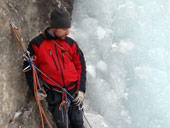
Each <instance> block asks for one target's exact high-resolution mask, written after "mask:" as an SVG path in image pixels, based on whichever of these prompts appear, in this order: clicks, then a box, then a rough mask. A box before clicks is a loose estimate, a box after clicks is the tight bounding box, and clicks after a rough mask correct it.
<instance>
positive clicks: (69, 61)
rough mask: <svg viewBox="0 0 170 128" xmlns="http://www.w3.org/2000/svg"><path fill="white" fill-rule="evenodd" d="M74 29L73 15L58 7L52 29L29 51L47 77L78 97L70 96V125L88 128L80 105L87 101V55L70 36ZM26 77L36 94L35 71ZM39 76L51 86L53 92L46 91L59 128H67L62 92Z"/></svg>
mask: <svg viewBox="0 0 170 128" xmlns="http://www.w3.org/2000/svg"><path fill="white" fill-rule="evenodd" d="M70 26H71V20H70V15H69V14H68V13H67V12H66V11H64V10H63V9H59V8H56V9H55V10H53V11H52V13H51V24H50V27H49V28H47V29H46V30H45V32H44V33H43V34H40V35H39V36H37V37H36V38H34V39H33V40H32V41H31V42H30V44H29V46H28V51H29V52H30V56H31V57H32V58H34V60H33V62H34V63H35V65H36V66H37V67H38V68H39V69H40V70H41V71H42V72H43V73H44V74H46V75H47V76H48V77H49V78H50V79H52V80H53V81H55V82H56V83H57V84H59V85H60V86H61V87H62V88H64V89H66V90H67V91H68V92H69V93H70V94H71V95H72V96H74V97H75V98H74V100H72V99H71V97H70V96H68V98H69V99H70V100H71V104H70V107H69V108H68V117H69V125H70V127H71V128H84V126H83V115H82V112H81V111H80V110H79V106H81V105H82V104H83V100H84V93H85V83H86V65H85V60H84V56H83V53H82V51H81V50H80V48H79V47H78V45H77V43H76V42H75V41H74V40H73V39H71V38H69V37H67V35H68V34H69V28H70ZM28 65H29V64H28V62H26V61H25V62H24V67H27V66H28ZM25 74H26V79H27V82H28V84H29V86H30V88H31V90H32V91H33V77H32V71H28V72H26V73H25ZM39 75H40V77H41V79H42V81H43V82H44V84H45V85H47V86H48V87H50V89H49V88H46V87H47V86H45V87H44V88H45V90H46V93H47V98H46V99H47V102H48V108H49V110H50V111H51V113H52V115H53V120H54V121H55V123H56V125H57V128H66V125H67V123H66V112H65V111H64V113H63V111H61V110H59V108H60V105H61V102H62V93H61V92H62V89H61V88H59V87H58V86H57V85H56V84H54V83H53V82H52V81H50V80H49V79H48V78H46V77H45V76H44V75H43V74H41V73H40V74H39ZM51 88H52V89H51ZM43 96H44V95H43V94H42V92H40V91H39V98H40V99H41V98H42V97H43ZM63 116H64V118H63ZM63 119H64V121H63Z"/></svg>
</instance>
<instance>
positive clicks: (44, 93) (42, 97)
mask: <svg viewBox="0 0 170 128" xmlns="http://www.w3.org/2000/svg"><path fill="white" fill-rule="evenodd" d="M38 97H39V100H40V101H41V100H44V99H45V98H46V97H47V94H46V92H45V91H44V90H43V91H42V90H41V91H38Z"/></svg>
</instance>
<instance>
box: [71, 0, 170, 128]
mask: <svg viewBox="0 0 170 128" xmlns="http://www.w3.org/2000/svg"><path fill="white" fill-rule="evenodd" d="M169 6H170V0H161V1H160V0H152V1H148V0H107V1H106V0H100V1H98V0H92V1H87V0H75V5H74V10H73V25H72V29H71V30H72V32H71V36H72V37H74V38H75V40H77V41H78V43H79V45H80V47H81V48H82V49H83V51H84V54H85V58H86V62H87V72H88V81H87V93H86V105H85V106H86V109H87V115H88V118H89V120H90V122H91V124H92V126H93V127H98V128H104V127H106V128H168V127H170V123H169V120H170V100H169V99H170V93H169V92H170V76H169V74H170V66H169V65H170V52H169V51H170V45H169V41H170V36H169V35H170V27H169V26H170V9H169Z"/></svg>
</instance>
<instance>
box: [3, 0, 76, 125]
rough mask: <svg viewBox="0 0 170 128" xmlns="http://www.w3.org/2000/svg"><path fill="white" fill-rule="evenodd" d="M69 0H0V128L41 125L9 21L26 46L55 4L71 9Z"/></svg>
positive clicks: (38, 31) (44, 26) (40, 29)
mask: <svg viewBox="0 0 170 128" xmlns="http://www.w3.org/2000/svg"><path fill="white" fill-rule="evenodd" d="M72 3H73V0H48V1H47V0H1V1H0V28H1V31H0V61H1V62H0V87H1V89H0V102H1V104H0V128H40V127H41V119H40V115H39V111H38V107H37V105H36V103H35V100H34V97H33V96H32V93H31V92H30V90H29V88H28V85H27V83H26V80H25V76H24V73H23V71H22V67H23V59H22V52H23V51H22V48H21V46H20V44H19V43H18V42H17V41H16V39H15V37H14V35H13V33H12V31H11V27H10V23H11V22H13V23H14V24H15V25H16V26H17V27H18V29H19V31H20V32H21V33H22V36H23V39H24V45H25V46H26V47H27V45H28V43H29V41H30V40H31V39H32V38H34V37H35V36H37V35H38V34H39V33H40V32H42V31H43V30H44V29H45V28H46V27H47V26H48V24H49V15H50V12H51V11H52V10H53V9H54V8H55V7H56V6H59V7H65V8H66V9H67V10H68V11H69V12H72V7H73V6H72ZM42 104H43V106H44V111H45V112H46V113H47V116H48V117H49V119H50V122H53V121H52V117H51V114H50V113H49V112H48V110H47V104H46V102H45V101H43V102H42ZM53 125H54V124H53ZM46 127H47V126H46Z"/></svg>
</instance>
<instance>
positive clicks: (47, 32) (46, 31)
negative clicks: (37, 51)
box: [44, 27, 59, 40]
mask: <svg viewBox="0 0 170 128" xmlns="http://www.w3.org/2000/svg"><path fill="white" fill-rule="evenodd" d="M49 30H50V27H48V28H46V29H45V31H44V34H45V37H46V39H47V40H56V39H59V38H58V37H57V36H53V35H52V34H51V33H50V32H49Z"/></svg>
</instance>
